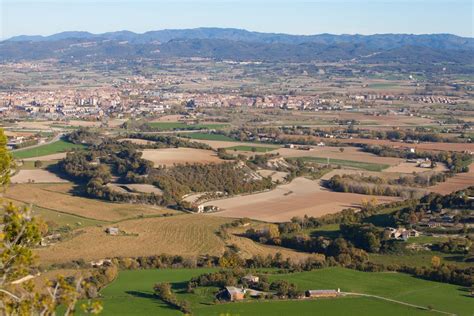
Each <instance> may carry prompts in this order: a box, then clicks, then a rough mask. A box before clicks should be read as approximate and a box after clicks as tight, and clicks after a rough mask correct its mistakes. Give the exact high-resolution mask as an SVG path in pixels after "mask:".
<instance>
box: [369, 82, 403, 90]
mask: <svg viewBox="0 0 474 316" xmlns="http://www.w3.org/2000/svg"><path fill="white" fill-rule="evenodd" d="M396 87H400V85H399V84H398V83H395V82H394V83H390V82H387V83H372V84H369V85H368V88H372V89H390V88H396Z"/></svg>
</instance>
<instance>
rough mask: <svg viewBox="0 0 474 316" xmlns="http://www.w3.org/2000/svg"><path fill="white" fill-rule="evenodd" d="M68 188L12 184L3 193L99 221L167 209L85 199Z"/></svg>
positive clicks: (66, 184) (64, 184) (120, 218)
mask: <svg viewBox="0 0 474 316" xmlns="http://www.w3.org/2000/svg"><path fill="white" fill-rule="evenodd" d="M71 191H73V186H72V184H70V183H60V184H15V185H11V186H10V187H9V188H8V190H7V191H6V193H5V197H6V198H9V199H11V200H14V201H18V202H22V203H26V204H34V205H37V206H39V207H42V208H46V209H52V210H56V211H60V212H63V213H68V214H71V215H76V216H80V217H85V218H90V219H96V220H102V221H117V220H122V219H126V218H133V217H137V216H139V215H160V214H163V213H166V212H168V211H166V210H163V209H161V208H158V207H154V206H143V205H132V204H126V203H111V202H103V201H99V200H94V199H88V198H85V197H81V196H75V195H73V194H72V193H71Z"/></svg>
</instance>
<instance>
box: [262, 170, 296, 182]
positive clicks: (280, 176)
mask: <svg viewBox="0 0 474 316" xmlns="http://www.w3.org/2000/svg"><path fill="white" fill-rule="evenodd" d="M257 172H258V174H259V175H261V176H262V177H268V176H270V177H271V178H272V181H273V182H276V181H280V182H283V181H285V177H286V176H287V175H288V172H281V171H273V170H258V171H257Z"/></svg>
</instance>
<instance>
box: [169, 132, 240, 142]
mask: <svg viewBox="0 0 474 316" xmlns="http://www.w3.org/2000/svg"><path fill="white" fill-rule="evenodd" d="M178 136H180V137H184V138H190V139H198V140H218V141H228V142H232V141H236V140H234V139H233V138H231V137H229V136H226V135H221V134H209V133H199V132H196V133H187V134H186V135H178Z"/></svg>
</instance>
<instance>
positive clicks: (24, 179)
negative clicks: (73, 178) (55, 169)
mask: <svg viewBox="0 0 474 316" xmlns="http://www.w3.org/2000/svg"><path fill="white" fill-rule="evenodd" d="M11 182H12V183H30V182H34V183H65V182H67V180H64V179H61V178H59V177H58V176H57V175H56V174H54V173H52V172H49V171H47V170H44V169H33V170H31V169H30V170H24V169H23V170H20V171H18V173H17V174H16V175H14V176H13V177H12V178H11Z"/></svg>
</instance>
